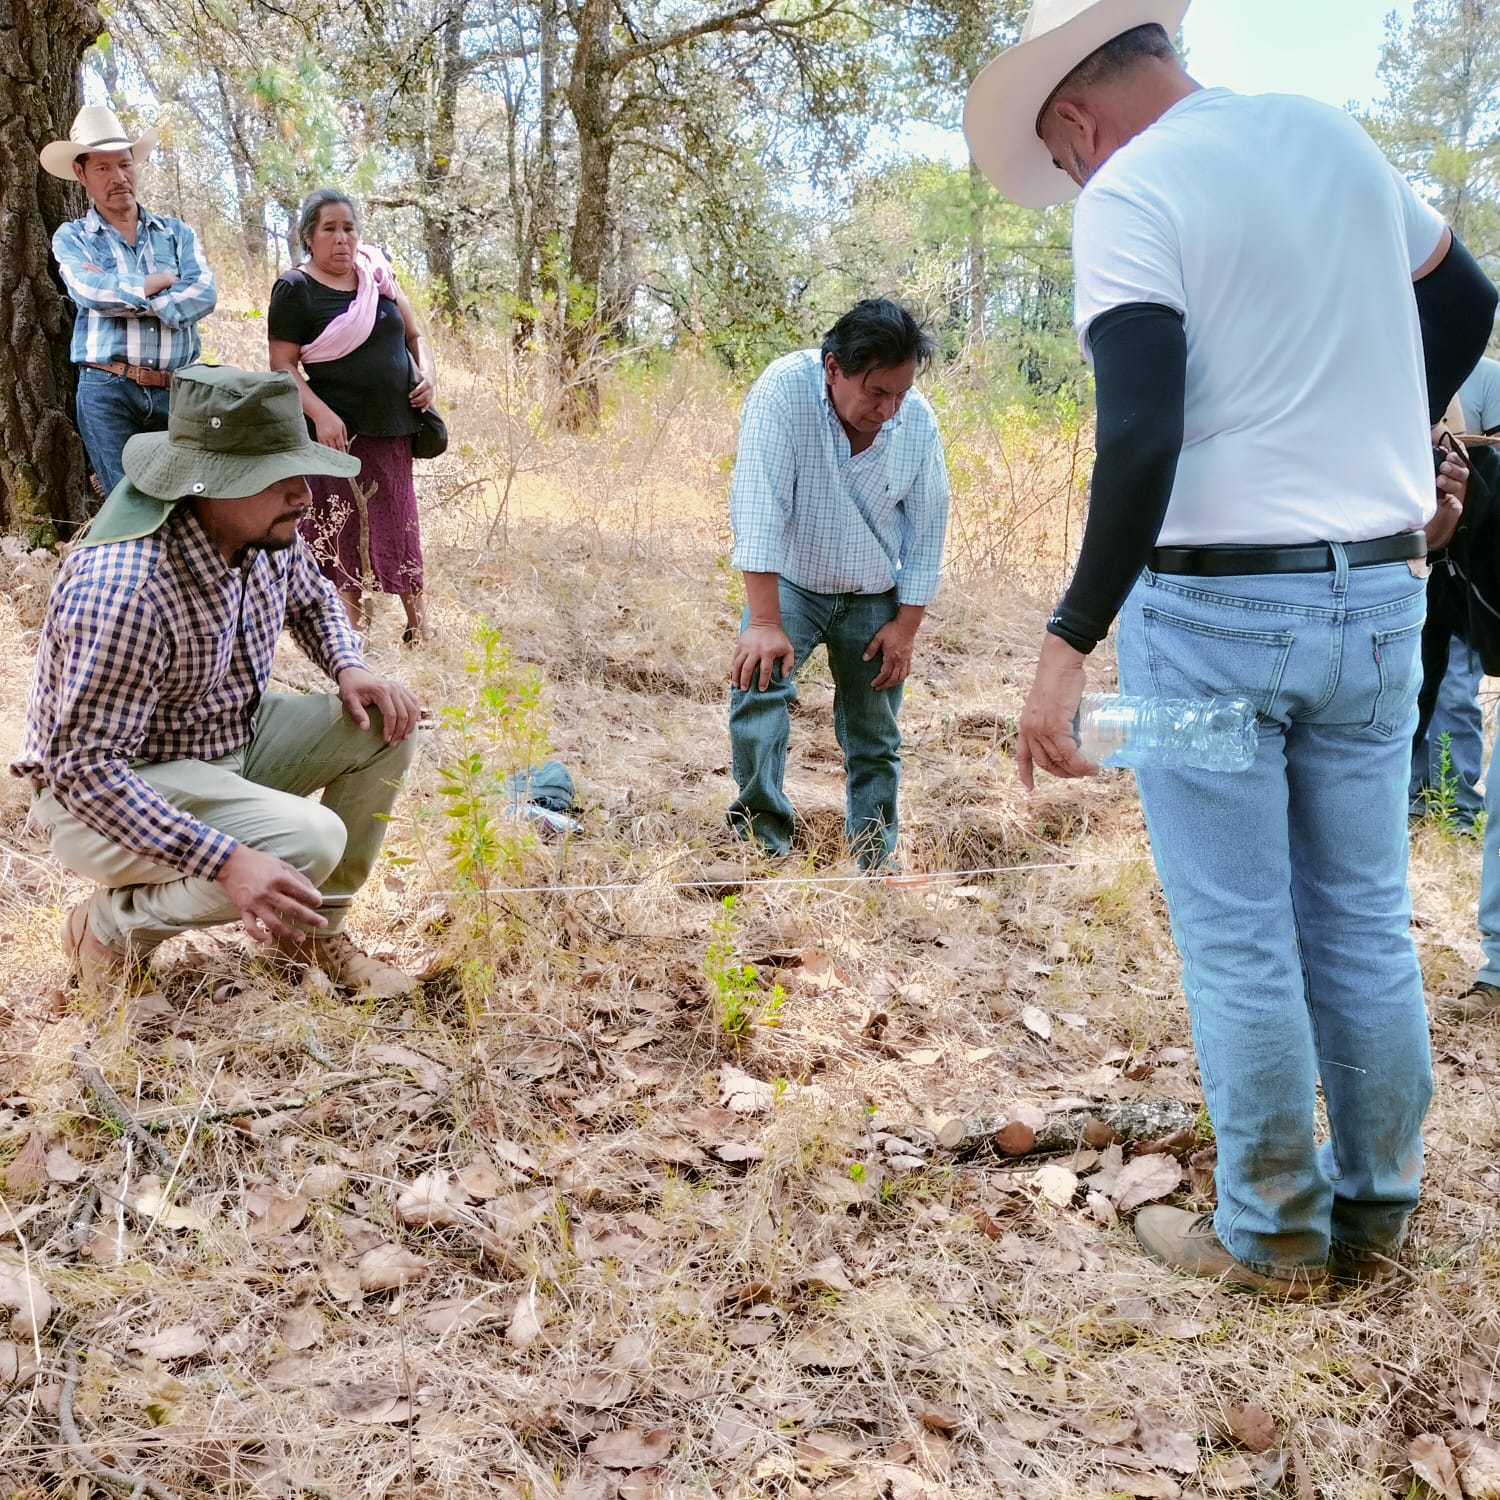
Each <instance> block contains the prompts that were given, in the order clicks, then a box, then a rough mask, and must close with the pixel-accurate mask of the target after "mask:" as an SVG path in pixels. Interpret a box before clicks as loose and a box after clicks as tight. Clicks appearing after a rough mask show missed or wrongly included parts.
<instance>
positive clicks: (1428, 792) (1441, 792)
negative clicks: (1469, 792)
mask: <svg viewBox="0 0 1500 1500" xmlns="http://www.w3.org/2000/svg"><path fill="white" fill-rule="evenodd" d="M1452 751H1453V736H1452V735H1451V734H1450V733H1449V732H1448V731H1447V730H1446V729H1445V730H1444V731H1443V732H1442V733H1441V734H1440V735H1439V736H1438V775H1437V784H1436V785H1435V786H1429V787H1424V788H1423V791H1422V801H1423V803H1424V805H1425V808H1426V812H1427V816H1428V817H1429V818H1430V819H1431V820H1432V821H1433V822H1434V823H1436V824H1437V827H1438V832H1439V833H1441V834H1442V835H1443V836H1444V837H1445V838H1456V837H1457V836H1458V833H1459V831H1460V830H1459V822H1458V777H1457V776H1456V775H1455V774H1454V771H1453V753H1452Z"/></svg>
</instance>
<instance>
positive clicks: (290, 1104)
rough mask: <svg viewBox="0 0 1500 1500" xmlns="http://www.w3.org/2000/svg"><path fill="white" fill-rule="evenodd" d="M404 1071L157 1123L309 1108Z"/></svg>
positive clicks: (255, 1115)
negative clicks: (287, 1097)
mask: <svg viewBox="0 0 1500 1500" xmlns="http://www.w3.org/2000/svg"><path fill="white" fill-rule="evenodd" d="M404 1076H405V1075H404V1074H401V1073H363V1074H361V1075H360V1076H359V1077H358V1078H341V1079H340V1080H339V1081H338V1082H337V1083H330V1084H325V1085H324V1086H323V1087H322V1088H320V1089H312V1090H310V1091H309V1092H308V1093H307V1094H305V1095H304V1096H302V1097H301V1098H298V1099H262V1100H252V1101H251V1102H249V1103H246V1104H233V1105H228V1104H227V1105H225V1106H224V1108H223V1109H211V1110H207V1111H204V1112H201V1113H200V1112H199V1111H198V1110H187V1111H182V1110H179V1111H178V1112H176V1113H175V1114H170V1115H157V1116H155V1117H154V1123H160V1124H164V1125H184V1124H187V1123H189V1122H191V1121H194V1120H196V1121H198V1122H199V1123H200V1124H204V1125H215V1124H223V1123H224V1122H225V1121H226V1120H246V1119H250V1120H258V1119H263V1118H265V1116H267V1115H280V1114H285V1113H286V1112H287V1111H288V1110H294V1109H309V1108H311V1106H312V1105H314V1104H319V1103H321V1102H322V1101H323V1100H324V1099H327V1098H330V1097H332V1096H333V1095H334V1094H339V1093H342V1092H343V1091H344V1090H345V1089H353V1088H358V1087H359V1086H360V1085H361V1084H365V1083H381V1082H383V1081H387V1080H397V1081H399V1080H401V1079H402V1078H404Z"/></svg>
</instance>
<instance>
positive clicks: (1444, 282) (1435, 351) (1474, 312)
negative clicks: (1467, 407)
mask: <svg viewBox="0 0 1500 1500" xmlns="http://www.w3.org/2000/svg"><path fill="white" fill-rule="evenodd" d="M1415 291H1416V295H1417V316H1418V318H1419V319H1420V320H1421V323H1422V358H1423V362H1424V364H1425V365H1426V373H1427V411H1428V418H1429V420H1430V421H1432V422H1441V421H1442V420H1443V413H1444V412H1445V411H1447V410H1448V403H1449V402H1450V401H1452V400H1453V397H1454V396H1455V395H1456V394H1457V392H1458V388H1459V386H1461V385H1462V384H1463V383H1464V381H1466V380H1467V379H1468V378H1469V376H1470V374H1472V373H1473V370H1474V366H1475V365H1477V364H1478V363H1479V360H1480V357H1481V356H1482V355H1483V354H1484V351H1485V348H1486V347H1487V345H1488V344H1489V341H1490V332H1491V330H1492V329H1493V328H1494V326H1495V306H1496V303H1497V300H1500V299H1497V296H1496V292H1495V288H1494V287H1493V286H1491V285H1490V279H1489V277H1487V276H1486V275H1485V274H1484V272H1483V271H1482V270H1481V269H1480V267H1479V263H1478V262H1477V261H1476V260H1475V259H1474V257H1473V256H1472V255H1470V254H1469V252H1468V251H1467V250H1466V249H1465V248H1464V245H1463V242H1462V241H1461V240H1460V239H1459V238H1458V236H1457V235H1454V237H1453V243H1452V244H1451V245H1450V246H1449V247H1448V253H1447V254H1446V255H1445V256H1444V257H1443V258H1442V260H1441V261H1440V262H1439V263H1438V264H1437V266H1436V267H1435V268H1434V269H1433V270H1432V271H1430V272H1429V273H1428V274H1427V275H1426V276H1424V277H1423V278H1422V279H1421V280H1420V281H1419V282H1417V283H1416V285H1415Z"/></svg>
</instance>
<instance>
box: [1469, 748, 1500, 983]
mask: <svg viewBox="0 0 1500 1500" xmlns="http://www.w3.org/2000/svg"><path fill="white" fill-rule="evenodd" d="M1496 755H1500V738H1497V739H1496V741H1495V748H1494V749H1493V750H1492V751H1490V769H1489V774H1488V775H1486V777H1485V778H1484V812H1485V818H1484V854H1483V857H1482V859H1481V862H1480V866H1479V946H1480V947H1481V948H1483V949H1484V964H1483V965H1482V967H1481V968H1480V970H1479V973H1478V974H1477V975H1476V976H1475V978H1476V980H1477V981H1478V982H1479V983H1480V984H1493V985H1500V766H1497V765H1496V764H1495V756H1496Z"/></svg>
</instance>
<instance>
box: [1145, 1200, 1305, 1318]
mask: <svg viewBox="0 0 1500 1500" xmlns="http://www.w3.org/2000/svg"><path fill="white" fill-rule="evenodd" d="M1135 1237H1136V1238H1137V1239H1138V1240H1139V1241H1140V1242H1141V1245H1142V1247H1143V1248H1144V1249H1145V1251H1146V1254H1147V1255H1149V1256H1150V1257H1151V1259H1152V1260H1154V1261H1159V1262H1160V1263H1161V1264H1162V1265H1164V1266H1167V1267H1168V1268H1169V1269H1171V1270H1173V1271H1181V1272H1183V1274H1184V1275H1187V1276H1207V1277H1210V1278H1211V1279H1213V1280H1215V1281H1221V1282H1223V1284H1224V1285H1225V1286H1226V1287H1232V1288H1234V1289H1235V1290H1236V1291H1242V1292H1259V1293H1261V1294H1262V1295H1263V1296H1267V1297H1281V1298H1284V1299H1285V1300H1286V1301H1288V1302H1302V1301H1305V1300H1306V1299H1307V1298H1308V1297H1311V1296H1313V1295H1314V1294H1315V1293H1317V1292H1318V1291H1319V1290H1320V1289H1321V1288H1322V1286H1323V1285H1324V1283H1325V1282H1326V1281H1327V1280H1328V1273H1327V1272H1326V1271H1325V1270H1324V1269H1323V1267H1322V1266H1307V1267H1305V1268H1303V1269H1299V1270H1298V1271H1297V1272H1296V1274H1295V1275H1293V1276H1268V1275H1266V1274H1265V1273H1264V1272H1263V1271H1252V1270H1251V1269H1250V1267H1249V1266H1242V1265H1241V1264H1240V1263H1239V1261H1237V1260H1236V1259H1235V1258H1234V1257H1233V1256H1232V1255H1231V1254H1230V1253H1229V1252H1228V1251H1227V1250H1226V1249H1225V1248H1224V1246H1223V1245H1222V1244H1221V1243H1220V1241H1219V1236H1218V1234H1217V1233H1216V1232H1215V1230H1214V1216H1213V1215H1212V1214H1190V1213H1189V1212H1188V1211H1187V1210H1186V1209H1185V1208H1167V1207H1165V1206H1164V1205H1162V1204H1160V1203H1153V1204H1152V1205H1151V1207H1150V1208H1143V1209H1142V1210H1141V1211H1140V1212H1139V1213H1138V1214H1137V1215H1136V1216H1135Z"/></svg>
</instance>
